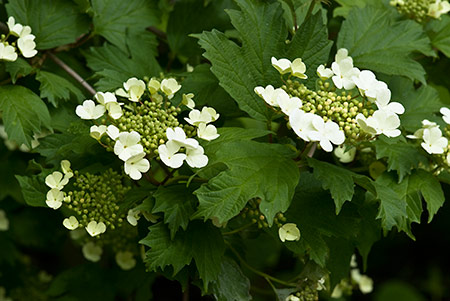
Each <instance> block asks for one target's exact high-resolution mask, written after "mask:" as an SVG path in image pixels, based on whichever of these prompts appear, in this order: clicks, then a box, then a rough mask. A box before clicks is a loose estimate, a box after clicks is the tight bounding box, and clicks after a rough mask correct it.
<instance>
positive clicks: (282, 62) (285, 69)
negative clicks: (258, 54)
mask: <svg viewBox="0 0 450 301" xmlns="http://www.w3.org/2000/svg"><path fill="white" fill-rule="evenodd" d="M271 62H272V66H273V67H274V68H275V69H277V70H278V72H280V74H286V73H289V72H291V61H290V60H288V59H279V60H277V59H276V58H275V57H272V59H271Z"/></svg>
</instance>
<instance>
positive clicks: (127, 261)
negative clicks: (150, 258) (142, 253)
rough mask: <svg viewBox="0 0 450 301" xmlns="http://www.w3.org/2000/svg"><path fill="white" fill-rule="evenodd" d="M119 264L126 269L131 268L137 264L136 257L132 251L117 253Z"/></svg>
mask: <svg viewBox="0 0 450 301" xmlns="http://www.w3.org/2000/svg"><path fill="white" fill-rule="evenodd" d="M116 262H117V265H118V266H119V267H120V268H121V269H122V270H125V271H128V270H131V269H132V268H134V267H135V266H136V259H134V257H133V253H131V252H130V251H121V252H118V253H117V254H116Z"/></svg>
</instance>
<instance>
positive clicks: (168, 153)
mask: <svg viewBox="0 0 450 301" xmlns="http://www.w3.org/2000/svg"><path fill="white" fill-rule="evenodd" d="M179 150H180V145H179V144H178V143H176V142H175V141H168V142H167V143H166V144H161V145H160V146H159V147H158V153H159V157H160V158H161V161H163V163H164V164H166V165H167V166H169V167H172V168H179V167H180V166H181V165H183V161H184V160H185V159H186V155H185V154H182V153H178V151H179Z"/></svg>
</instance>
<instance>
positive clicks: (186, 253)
mask: <svg viewBox="0 0 450 301" xmlns="http://www.w3.org/2000/svg"><path fill="white" fill-rule="evenodd" d="M149 230H150V232H149V234H148V235H147V236H146V237H145V238H144V239H142V240H141V241H140V243H141V244H144V245H146V246H148V247H150V250H149V251H147V253H146V259H145V261H146V263H147V266H148V268H149V269H151V270H156V269H157V268H161V269H164V268H165V267H166V266H168V265H171V266H173V269H174V273H173V275H176V274H177V273H178V272H179V271H180V270H181V269H182V268H183V267H184V266H186V265H188V264H190V262H191V260H192V259H194V261H195V265H196V266H197V269H198V271H199V273H200V278H201V279H202V280H203V282H204V284H205V287H207V285H208V283H209V282H211V281H213V280H216V279H217V276H218V274H219V272H220V269H221V266H220V263H221V261H222V256H223V253H224V251H225V244H224V242H223V239H222V234H221V233H220V231H219V229H217V228H216V227H214V226H212V225H211V223H207V224H204V223H202V222H200V221H194V222H192V223H190V224H189V227H188V228H187V230H186V231H185V232H182V231H178V232H177V234H176V235H175V238H174V239H173V241H172V240H171V239H170V233H169V230H168V229H167V228H166V227H165V226H164V225H163V224H162V223H159V224H156V225H154V226H151V227H150V228H149Z"/></svg>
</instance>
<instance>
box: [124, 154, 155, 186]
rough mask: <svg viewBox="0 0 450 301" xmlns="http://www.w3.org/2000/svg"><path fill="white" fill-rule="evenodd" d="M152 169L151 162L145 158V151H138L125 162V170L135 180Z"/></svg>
mask: <svg viewBox="0 0 450 301" xmlns="http://www.w3.org/2000/svg"><path fill="white" fill-rule="evenodd" d="M149 169H150V162H149V161H148V160H147V159H145V153H144V152H142V153H138V154H135V155H133V156H131V157H129V158H128V159H127V160H126V161H125V163H124V170H125V173H126V174H127V175H129V176H130V178H132V179H133V180H139V179H141V178H142V174H143V173H146V172H147V171H148V170H149Z"/></svg>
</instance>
